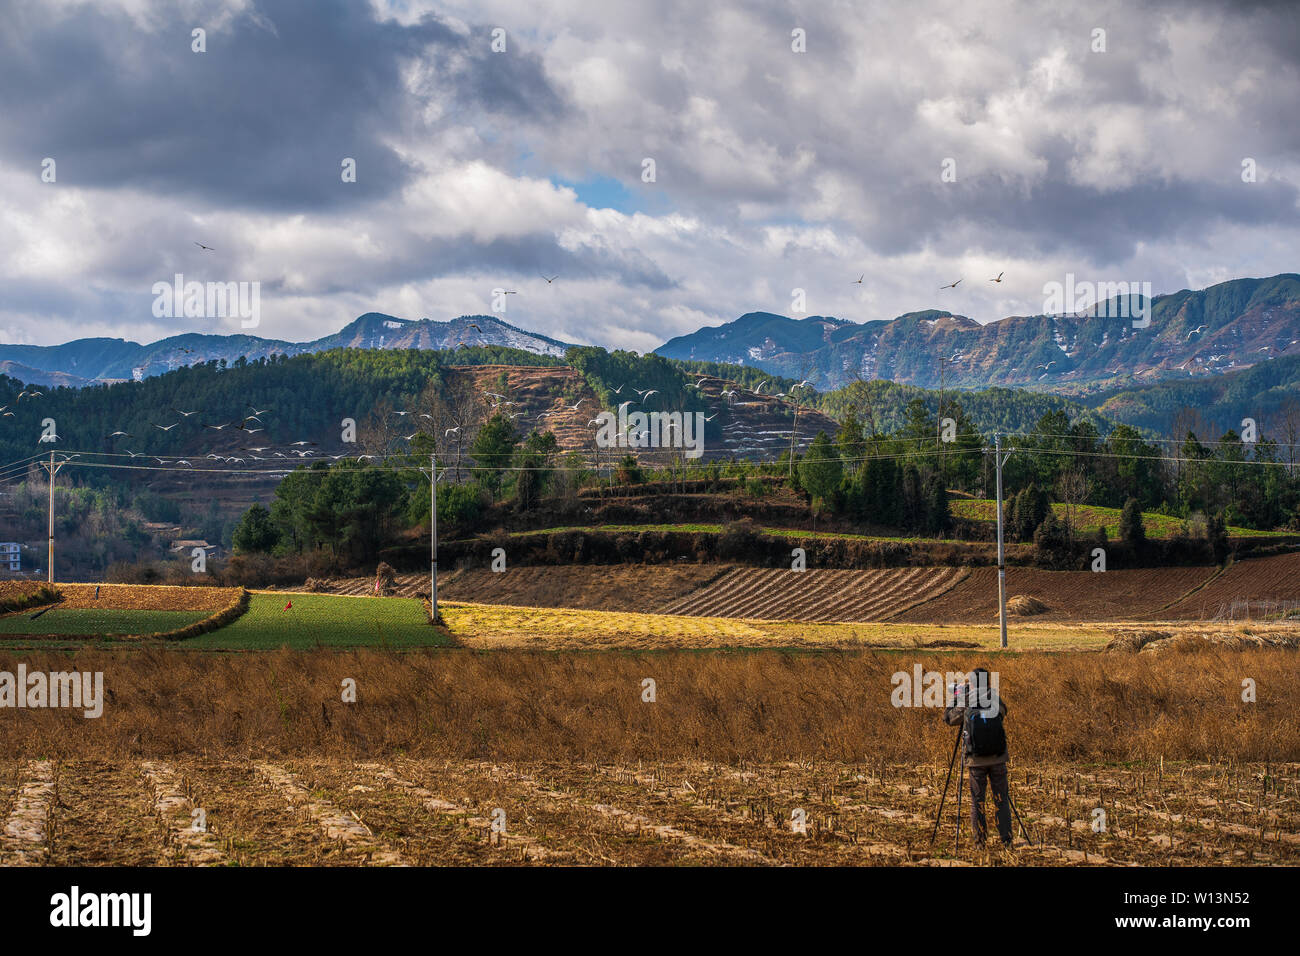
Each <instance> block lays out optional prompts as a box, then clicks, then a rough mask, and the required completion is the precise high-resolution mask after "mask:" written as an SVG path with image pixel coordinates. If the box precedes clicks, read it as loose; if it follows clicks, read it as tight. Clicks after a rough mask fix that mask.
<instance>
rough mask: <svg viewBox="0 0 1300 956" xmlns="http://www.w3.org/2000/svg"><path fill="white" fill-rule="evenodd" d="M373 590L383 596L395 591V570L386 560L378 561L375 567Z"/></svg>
mask: <svg viewBox="0 0 1300 956" xmlns="http://www.w3.org/2000/svg"><path fill="white" fill-rule="evenodd" d="M375 591H376V593H378V594H382V595H385V596H390V595H393V594H396V593H397V572H396V571H394V570H393V566H392V565H391V564H389V563H388V562H387V561H380V562H379V567H377V568H375Z"/></svg>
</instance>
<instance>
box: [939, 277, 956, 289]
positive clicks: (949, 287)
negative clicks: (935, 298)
mask: <svg viewBox="0 0 1300 956" xmlns="http://www.w3.org/2000/svg"><path fill="white" fill-rule="evenodd" d="M960 283H961V280H960V279H958V280H957V281H956V282H953V283H951V284H950V285H941V286H939V289H940V290H943V289H955V288H957V286H958V285H959V284H960Z"/></svg>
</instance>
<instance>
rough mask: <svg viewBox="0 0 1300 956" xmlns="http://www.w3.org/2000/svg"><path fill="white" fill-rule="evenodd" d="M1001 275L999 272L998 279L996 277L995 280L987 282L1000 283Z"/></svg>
mask: <svg viewBox="0 0 1300 956" xmlns="http://www.w3.org/2000/svg"><path fill="white" fill-rule="evenodd" d="M1002 275H1003V274H1002V273H1001V272H999V273H998V277H997V278H996V279H990V280H989V281H990V282H1001V281H1002Z"/></svg>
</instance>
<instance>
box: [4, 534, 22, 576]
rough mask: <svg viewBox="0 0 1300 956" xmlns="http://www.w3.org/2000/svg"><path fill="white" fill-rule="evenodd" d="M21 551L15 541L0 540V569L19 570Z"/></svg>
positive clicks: (20, 566)
mask: <svg viewBox="0 0 1300 956" xmlns="http://www.w3.org/2000/svg"><path fill="white" fill-rule="evenodd" d="M21 551H22V549H21V548H20V547H19V545H18V542H17V541H0V571H21V570H22V553H21Z"/></svg>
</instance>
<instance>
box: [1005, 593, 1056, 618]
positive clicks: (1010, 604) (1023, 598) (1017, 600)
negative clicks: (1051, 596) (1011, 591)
mask: <svg viewBox="0 0 1300 956" xmlns="http://www.w3.org/2000/svg"><path fill="white" fill-rule="evenodd" d="M1046 610H1048V607H1047V605H1046V604H1044V603H1043V602H1042V601H1040V600H1038V598H1036V597H1034V596H1033V595H1030V594H1017V595H1016V596H1015V597H1013V598H1008V600H1007V613H1008V614H1014V615H1016V616H1017V617H1029V616H1030V615H1033V614H1042V613H1043V612H1044V611H1046Z"/></svg>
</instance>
